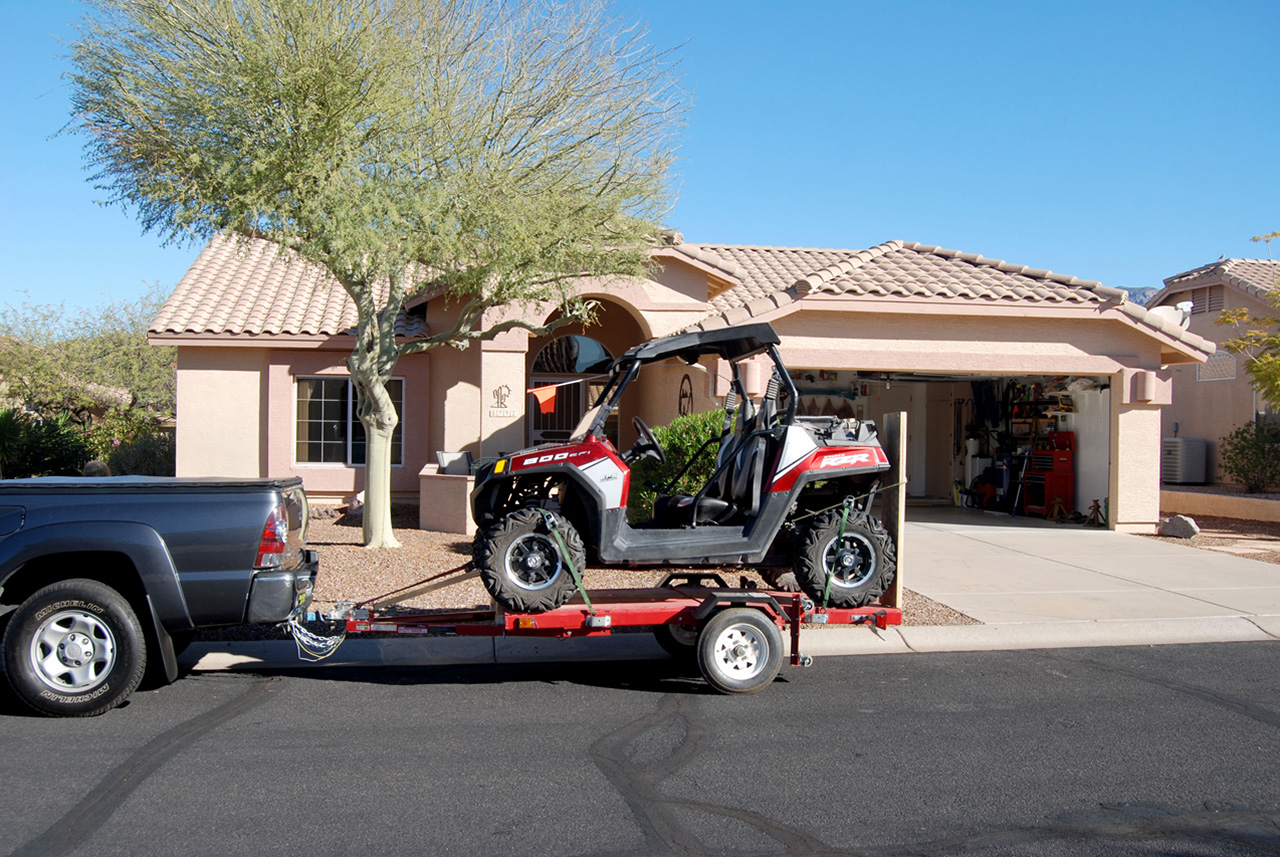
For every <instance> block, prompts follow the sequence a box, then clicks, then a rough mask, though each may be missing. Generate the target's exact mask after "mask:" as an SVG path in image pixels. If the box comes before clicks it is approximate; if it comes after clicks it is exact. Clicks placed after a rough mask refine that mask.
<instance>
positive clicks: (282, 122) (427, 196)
mask: <svg viewBox="0 0 1280 857" xmlns="http://www.w3.org/2000/svg"><path fill="white" fill-rule="evenodd" d="M72 59H73V64H74V70H73V72H72V74H71V79H72V83H73V97H72V102H73V109H74V117H73V120H72V123H71V126H70V127H71V128H73V129H74V130H77V131H79V132H81V133H83V134H84V135H85V136H86V137H87V142H86V152H87V156H88V159H89V161H90V163H91V165H92V167H94V168H95V169H96V176H95V178H96V180H97V182H98V184H99V186H100V187H102V188H104V189H106V190H107V191H109V192H110V194H111V196H110V200H109V201H111V202H114V203H118V204H121V205H123V206H125V207H126V208H127V209H131V210H133V211H135V212H136V213H137V215H138V217H139V219H140V221H141V224H142V226H143V227H144V229H146V230H152V231H155V232H157V233H159V234H160V235H161V236H163V238H164V239H165V240H168V241H173V240H187V239H191V238H196V239H200V238H207V237H209V236H211V235H213V234H214V233H218V232H224V233H228V234H231V235H236V236H246V237H252V238H265V239H269V240H271V241H274V242H276V243H278V244H279V245H280V246H281V247H282V248H287V252H290V253H291V254H294V256H295V257H296V258H299V259H303V260H306V261H309V262H311V263H314V264H317V265H320V266H323V267H324V268H325V269H326V270H327V271H328V272H329V273H330V274H331V275H332V276H333V279H334V280H335V281H336V282H337V283H339V284H340V285H341V286H342V288H343V289H344V290H345V291H346V293H347V295H348V296H350V298H351V300H352V302H353V303H354V304H355V307H356V310H357V313H358V319H359V322H358V330H357V336H356V343H355V346H354V348H353V352H352V354H351V356H350V358H349V359H348V366H349V368H350V371H351V377H352V380H353V382H354V385H355V387H356V390H357V393H358V396H359V404H358V413H359V416H360V420H361V422H362V423H363V425H364V428H365V434H366V438H367V444H368V445H367V458H366V462H367V463H366V468H367V469H366V475H365V488H366V506H365V518H364V539H365V544H366V545H369V546H395V545H396V544H397V542H396V541H395V537H394V535H393V533H392V531H391V518H390V473H391V470H390V461H391V458H390V453H391V443H390V441H391V433H392V430H393V429H394V427H395V425H396V415H395V410H394V408H393V406H392V401H391V399H390V397H389V396H388V394H387V391H386V381H387V379H388V378H389V377H390V375H391V373H392V370H393V369H394V367H395V365H396V361H397V360H398V359H399V357H400V356H401V355H403V354H409V353H413V352H419V351H424V350H427V349H431V348H437V347H441V346H453V347H457V348H462V347H466V346H467V344H468V343H471V342H474V341H475V340H478V339H486V338H491V337H493V336H495V335H497V334H499V333H501V332H503V331H505V330H510V329H512V328H525V329H528V330H530V331H534V332H538V333H544V332H546V331H547V330H548V329H549V327H548V326H546V325H542V324H540V323H538V322H537V321H536V319H539V318H546V317H548V315H549V312H548V308H550V307H555V308H558V309H559V310H560V314H559V316H558V322H557V323H568V322H570V321H575V320H584V319H586V318H588V317H589V315H590V311H591V307H590V306H589V305H588V304H587V303H585V302H583V301H582V300H580V299H578V298H577V297H575V283H576V282H577V280H578V278H579V277H581V276H582V275H612V274H617V275H625V274H637V273H640V272H641V271H642V270H643V267H644V265H645V263H646V259H647V248H648V246H649V244H650V242H651V241H652V240H653V238H654V237H655V236H656V235H657V233H658V229H659V227H658V223H659V220H660V218H661V216H662V214H663V213H664V211H665V209H666V206H667V200H668V195H669V193H670V171H671V167H672V163H673V160H674V146H675V136H676V131H677V129H678V127H679V123H680V120H681V117H682V113H683V109H684V106H683V105H684V102H683V99H682V96H681V94H680V92H679V90H678V88H677V87H676V81H675V77H674V66H673V64H672V62H671V61H670V55H669V54H668V53H665V52H660V51H656V50H654V49H653V48H651V47H649V46H648V45H647V44H646V43H645V40H644V33H643V32H642V31H640V30H638V29H635V28H632V27H627V26H624V25H621V24H619V23H617V22H615V21H613V20H611V19H610V18H609V17H608V16H607V15H606V14H605V10H604V7H603V0H563V2H561V1H560V0H97V2H96V3H95V5H94V11H93V12H91V14H90V16H89V17H87V18H86V19H85V21H84V22H83V24H82V25H81V28H80V31H79V37H78V39H77V41H76V42H75V43H74V45H73V49H72ZM424 293H427V294H432V295H437V296H440V297H442V299H443V300H444V301H445V302H446V304H447V306H448V308H449V314H448V317H449V318H450V319H451V321H450V322H448V323H447V324H441V325H440V326H441V327H442V328H447V329H439V330H433V331H431V332H430V334H429V335H428V336H426V337H424V338H421V339H418V340H415V341H404V340H397V339H396V336H395V322H396V317H397V314H398V313H399V312H400V311H401V310H402V309H403V308H404V306H405V302H406V300H407V299H409V298H410V297H412V296H414V295H417V294H424ZM535 308H536V309H535ZM530 319H535V320H532V321H531V320H530Z"/></svg>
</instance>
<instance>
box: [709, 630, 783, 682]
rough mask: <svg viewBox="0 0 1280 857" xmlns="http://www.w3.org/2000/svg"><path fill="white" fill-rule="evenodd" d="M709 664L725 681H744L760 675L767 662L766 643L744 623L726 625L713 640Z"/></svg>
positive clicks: (757, 632)
mask: <svg viewBox="0 0 1280 857" xmlns="http://www.w3.org/2000/svg"><path fill="white" fill-rule="evenodd" d="M712 653H713V654H712V658H711V662H712V664H714V665H715V667H716V670H717V671H719V672H720V673H721V674H722V675H724V676H725V677H726V678H731V679H734V680H735V681H747V680H749V679H752V678H755V677H756V676H758V675H760V673H762V672H764V668H765V664H766V663H768V661H769V641H768V639H766V638H765V636H764V635H763V634H762V633H760V630H759V629H758V628H756V627H754V626H753V625H748V624H746V623H745V622H742V623H738V624H736V625H730V626H729V627H727V628H725V629H724V630H723V631H721V632H720V634H719V636H717V637H716V641H715V646H714V648H713V649H712Z"/></svg>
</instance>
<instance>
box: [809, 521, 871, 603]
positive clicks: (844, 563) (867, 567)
mask: <svg viewBox="0 0 1280 857" xmlns="http://www.w3.org/2000/svg"><path fill="white" fill-rule="evenodd" d="M822 568H823V570H824V571H826V573H827V574H828V575H830V576H831V583H832V585H834V586H839V587H841V588H844V589H854V588H856V587H859V586H861V585H862V584H864V583H866V582H867V581H868V580H870V579H871V576H872V575H873V574H875V571H876V552H875V548H873V547H872V545H871V542H870V541H869V540H868V539H867V537H866V536H864V535H862V534H861V533H845V534H844V539H843V540H840V539H837V538H835V537H832V539H831V541H829V542H827V546H826V547H825V548H824V549H823V551H822Z"/></svg>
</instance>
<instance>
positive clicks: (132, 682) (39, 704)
mask: <svg viewBox="0 0 1280 857" xmlns="http://www.w3.org/2000/svg"><path fill="white" fill-rule="evenodd" d="M2 651H3V660H4V671H5V675H7V676H8V678H9V684H10V685H11V686H12V687H13V691H14V693H15V694H16V695H17V696H18V698H19V699H21V700H22V701H23V702H25V703H26V704H27V705H29V706H31V707H32V708H34V709H35V710H36V711H39V712H40V713H42V714H50V715H54V716H59V717H92V716H94V715H97V714H102V713H103V712H106V711H110V710H111V709H113V708H115V707H116V706H117V705H119V704H120V703H122V702H124V700H125V699H126V698H127V697H128V696H129V694H131V693H133V691H134V689H135V688H137V686H138V682H140V681H141V680H142V676H143V673H144V672H145V671H146V667H147V652H146V644H145V642H144V638H143V635H142V626H141V625H140V624H139V623H138V617H137V615H136V614H135V613H134V611H133V608H132V607H130V606H129V602H128V601H126V600H125V599H124V598H123V597H121V595H120V594H119V593H118V592H116V591H115V590H114V589H111V588H110V587H108V586H105V585H103V584H101V583H98V582H97V581H95V580H80V579H77V580H63V581H59V582H58V583H53V584H50V585H49V586H46V587H45V588H44V589H41V590H40V591H38V592H36V593H35V594H34V595H32V596H31V597H30V598H28V599H27V600H26V601H24V602H22V604H21V606H19V607H18V609H17V610H15V611H14V612H13V617H12V619H11V620H10V621H9V626H8V627H7V628H6V629H5V633H4V642H3V647H2Z"/></svg>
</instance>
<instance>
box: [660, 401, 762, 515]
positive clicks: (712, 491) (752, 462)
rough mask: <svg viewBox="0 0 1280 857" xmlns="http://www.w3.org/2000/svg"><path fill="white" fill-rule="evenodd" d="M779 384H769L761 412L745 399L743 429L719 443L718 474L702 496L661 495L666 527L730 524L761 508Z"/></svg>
mask: <svg viewBox="0 0 1280 857" xmlns="http://www.w3.org/2000/svg"><path fill="white" fill-rule="evenodd" d="M775 395H776V388H775V387H774V385H772V384H770V392H769V393H767V394H766V395H765V398H764V401H763V402H761V404H760V408H759V409H758V410H757V409H755V408H754V406H753V405H752V403H751V400H750V399H744V400H743V403H742V407H741V408H740V409H739V411H738V429H737V431H735V432H732V433H731V434H729V435H728V436H727V437H726V438H725V439H724V441H723V442H722V443H721V445H720V454H719V456H718V457H717V459H716V461H717V466H716V470H717V473H716V476H715V477H714V481H713V482H712V484H711V485H709V486H708V487H707V489H706V491H705V492H703V494H702V496H700V497H699V496H690V495H688V494H675V495H673V496H670V497H660V498H659V499H658V502H657V503H656V504H655V508H654V511H655V516H654V517H655V519H657V520H660V521H662V522H663V523H664V524H665V525H666V526H690V525H698V524H723V523H728V522H729V521H731V520H732V519H733V518H735V517H737V516H739V515H745V516H747V517H751V516H753V515H756V514H757V513H759V511H760V503H761V498H762V494H763V490H764V472H765V468H766V467H767V466H768V462H769V457H770V455H769V454H770V446H771V445H770V443H769V437H768V435H766V434H763V433H761V432H765V431H767V430H768V429H771V428H773V423H774V421H775V420H776V419H777V406H776V403H775V401H774V397H775Z"/></svg>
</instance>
